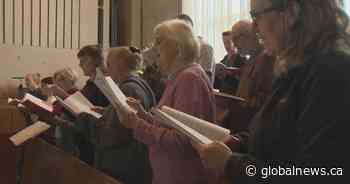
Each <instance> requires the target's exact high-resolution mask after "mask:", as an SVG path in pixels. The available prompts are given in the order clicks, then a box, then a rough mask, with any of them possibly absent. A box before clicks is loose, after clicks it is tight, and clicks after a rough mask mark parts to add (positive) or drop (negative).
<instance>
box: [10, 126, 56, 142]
mask: <svg viewBox="0 0 350 184" xmlns="http://www.w3.org/2000/svg"><path fill="white" fill-rule="evenodd" d="M50 127H51V126H50V125H49V124H47V123H44V122H41V121H38V122H36V123H34V124H33V125H30V126H28V127H26V128H24V129H23V130H21V131H19V132H18V133H16V134H15V135H13V136H12V137H10V141H11V142H13V144H14V145H15V146H19V145H21V144H23V143H24V142H26V141H27V140H29V139H32V138H35V137H37V136H38V135H40V134H42V133H44V132H45V131H46V130H48V129H49V128H50Z"/></svg>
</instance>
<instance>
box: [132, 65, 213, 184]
mask: <svg viewBox="0 0 350 184" xmlns="http://www.w3.org/2000/svg"><path fill="white" fill-rule="evenodd" d="M214 98H215V97H214V95H213V92H212V88H211V87H210V83H209V79H208V77H207V75H206V73H205V72H204V70H203V69H202V67H201V66H200V65H199V64H192V65H189V67H187V68H185V69H183V70H182V71H180V72H179V73H178V74H177V75H176V76H175V79H174V80H171V81H169V82H168V83H167V86H166V89H165V91H164V94H163V96H162V98H161V100H160V102H159V104H158V105H159V106H162V105H167V106H169V107H172V108H174V109H177V110H180V111H183V112H186V113H188V114H191V115H193V116H196V117H198V118H202V119H205V120H207V121H210V122H214V121H215V99H214ZM134 135H135V137H136V139H138V140H139V141H141V142H143V143H145V144H146V145H147V146H148V148H149V157H150V161H151V165H152V169H153V184H180V183H181V184H207V183H208V181H209V180H210V179H211V176H214V174H213V173H211V172H210V171H209V170H207V169H205V168H204V166H203V164H202V162H201V159H200V158H199V156H198V154H197V152H196V151H195V150H194V149H193V147H192V145H191V143H190V140H189V138H187V137H186V136H184V135H182V134H180V133H178V132H177V131H176V130H174V129H171V128H167V127H164V126H162V125H161V124H159V123H158V122H155V121H153V122H146V121H141V122H140V124H139V125H138V126H137V127H136V129H135V130H134Z"/></svg>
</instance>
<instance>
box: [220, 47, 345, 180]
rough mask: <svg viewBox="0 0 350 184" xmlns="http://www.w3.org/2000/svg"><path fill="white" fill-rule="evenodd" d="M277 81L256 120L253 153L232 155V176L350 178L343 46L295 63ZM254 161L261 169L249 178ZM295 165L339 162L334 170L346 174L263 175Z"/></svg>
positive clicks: (251, 143) (251, 141)
mask: <svg viewBox="0 0 350 184" xmlns="http://www.w3.org/2000/svg"><path fill="white" fill-rule="evenodd" d="M274 86H275V89H274V91H273V94H272V95H271V97H270V98H269V99H268V100H267V102H266V103H265V105H264V106H263V108H262V109H261V110H260V112H259V113H257V115H256V116H255V117H254V118H253V121H252V122H251V128H250V137H249V140H248V141H247V142H248V145H247V146H248V150H249V151H248V153H247V154H238V153H235V154H234V155H233V156H232V157H231V159H230V161H229V162H228V164H227V165H226V166H227V167H226V170H225V171H226V174H227V176H229V177H230V178H231V179H232V181H233V182H235V183H241V184H243V183H273V184H274V183H298V184H300V183H314V182H317V183H330V182H332V183H341V182H346V180H345V178H344V177H345V176H344V175H345V172H347V169H346V168H345V167H346V163H348V161H349V155H350V154H349V151H348V150H349V149H348V148H347V141H348V140H349V139H350V136H349V133H348V131H349V130H348V129H346V127H348V126H347V123H349V122H350V56H349V55H346V54H345V53H343V52H340V51H331V52H329V53H326V54H318V55H313V56H312V57H310V59H308V60H306V61H305V63H304V64H302V65H299V66H297V67H294V68H291V69H290V70H289V71H288V73H287V74H286V75H284V76H281V77H280V78H279V79H278V80H277V81H276V83H275V85H274ZM250 164H252V165H255V166H256V167H257V168H258V169H257V175H256V176H255V177H247V174H246V167H247V166H248V165H250ZM269 166H270V169H268V167H269ZM293 166H294V171H295V168H296V167H300V168H302V169H303V170H304V171H305V170H308V168H309V167H315V168H320V167H326V168H327V169H329V168H332V167H335V168H338V169H333V170H332V171H333V172H335V171H337V174H338V175H339V174H341V171H340V169H339V168H341V170H342V175H343V176H333V177H332V176H328V177H327V176H322V177H321V176H305V175H307V174H309V175H311V174H310V172H308V171H306V172H304V173H302V174H303V175H304V176H303V177H291V176H281V177H277V176H274V177H272V176H269V177H268V178H265V179H262V177H264V176H266V172H270V175H272V174H273V173H272V172H273V171H272V168H273V167H276V168H277V169H278V168H279V167H282V168H285V171H287V169H289V171H288V172H293ZM262 168H267V169H263V170H261V169H262ZM279 170H280V171H281V172H283V170H282V169H279ZM275 171H277V170H276V169H275ZM326 171H327V172H328V173H329V171H330V170H326ZM327 172H322V173H320V174H327ZM286 174H289V175H290V174H292V173H286ZM297 174H298V175H299V176H300V175H301V173H297ZM320 174H319V175H320ZM329 174H330V175H332V174H335V173H329ZM314 175H315V173H314Z"/></svg>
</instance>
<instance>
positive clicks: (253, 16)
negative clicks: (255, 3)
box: [250, 6, 277, 22]
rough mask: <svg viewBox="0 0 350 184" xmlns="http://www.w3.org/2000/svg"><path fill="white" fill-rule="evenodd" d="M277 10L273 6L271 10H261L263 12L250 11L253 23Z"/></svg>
mask: <svg viewBox="0 0 350 184" xmlns="http://www.w3.org/2000/svg"><path fill="white" fill-rule="evenodd" d="M276 9H277V8H276V7H274V6H271V7H269V8H265V9H263V10H261V11H254V10H252V11H250V16H251V17H252V19H253V21H254V22H255V21H256V19H257V18H258V17H259V16H261V15H263V14H265V13H269V12H271V11H274V10H276Z"/></svg>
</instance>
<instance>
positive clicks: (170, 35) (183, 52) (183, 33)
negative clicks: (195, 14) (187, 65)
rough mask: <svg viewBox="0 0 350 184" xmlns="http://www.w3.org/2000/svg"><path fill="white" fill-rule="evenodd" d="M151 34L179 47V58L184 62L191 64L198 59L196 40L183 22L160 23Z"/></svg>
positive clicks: (198, 48) (197, 43) (198, 47)
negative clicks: (168, 40) (171, 41)
mask: <svg viewBox="0 0 350 184" xmlns="http://www.w3.org/2000/svg"><path fill="white" fill-rule="evenodd" d="M153 32H154V34H155V35H161V36H162V37H163V38H165V39H170V40H173V41H175V42H176V43H177V44H178V46H179V56H180V57H182V59H183V60H184V61H185V62H193V61H195V60H196V58H198V57H199V54H200V44H199V41H198V38H197V37H196V36H195V34H194V33H193V30H192V28H191V27H190V26H189V25H188V24H186V23H185V22H184V21H181V20H177V19H174V20H168V21H165V22H162V23H160V24H158V25H157V26H156V27H155V28H154V31H153Z"/></svg>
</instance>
